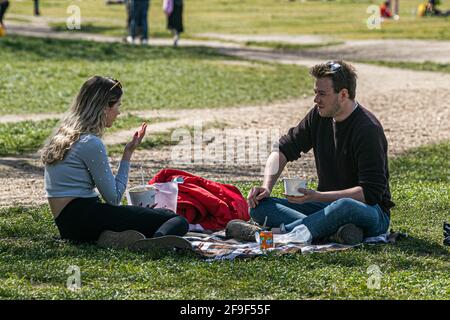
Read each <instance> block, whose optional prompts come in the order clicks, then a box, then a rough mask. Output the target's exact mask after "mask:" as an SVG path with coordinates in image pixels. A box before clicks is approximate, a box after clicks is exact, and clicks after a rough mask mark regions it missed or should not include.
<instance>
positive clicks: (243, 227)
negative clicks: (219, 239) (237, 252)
mask: <svg viewBox="0 0 450 320" xmlns="http://www.w3.org/2000/svg"><path fill="white" fill-rule="evenodd" d="M261 230H262V228H261V227H260V226H258V225H256V224H253V223H250V222H247V221H244V220H239V219H234V220H231V221H230V222H228V224H227V227H226V229H225V236H226V237H227V238H234V239H237V240H243V241H250V242H256V239H255V233H256V232H260V231H261Z"/></svg>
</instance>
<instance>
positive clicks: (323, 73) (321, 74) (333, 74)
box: [309, 60, 357, 100]
mask: <svg viewBox="0 0 450 320" xmlns="http://www.w3.org/2000/svg"><path fill="white" fill-rule="evenodd" d="M309 73H310V74H311V75H312V76H313V77H314V78H316V79H320V78H330V79H331V81H332V82H333V89H334V92H336V93H339V92H340V91H341V90H342V89H347V90H348V95H349V98H350V99H351V100H353V99H355V96H356V78H357V76H356V70H355V68H354V67H353V66H352V65H351V64H349V63H346V62H344V61H342V60H338V61H328V62H326V63H322V64H317V65H315V66H314V67H312V68H311V69H310V70H309Z"/></svg>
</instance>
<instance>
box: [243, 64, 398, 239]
mask: <svg viewBox="0 0 450 320" xmlns="http://www.w3.org/2000/svg"><path fill="white" fill-rule="evenodd" d="M310 74H311V75H312V76H313V77H314V78H315V79H316V80H315V88H314V93H315V97H314V103H315V106H314V108H312V109H311V110H310V111H309V112H308V114H307V115H306V116H305V117H304V118H303V120H301V121H300V123H299V124H298V125H297V126H296V127H293V128H291V129H289V131H288V132H287V134H286V135H284V136H282V137H281V138H280V140H279V150H278V151H273V152H272V153H271V154H270V156H269V158H268V160H267V163H266V168H265V176H264V182H263V185H262V186H261V187H254V188H252V190H251V191H250V193H249V195H248V198H247V199H248V203H249V206H250V208H251V210H250V215H251V217H252V218H253V220H254V221H255V222H257V223H258V224H261V225H262V224H264V222H265V223H266V226H268V227H272V228H273V230H274V231H275V230H276V231H278V232H281V233H286V232H291V231H293V230H294V228H295V231H296V232H297V234H298V235H299V236H300V237H301V241H303V242H304V243H311V241H312V240H317V239H329V240H332V241H335V242H339V243H343V244H356V243H359V242H361V241H362V240H363V237H371V236H377V235H380V234H383V233H385V232H387V230H388V227H389V221H390V208H392V207H393V206H394V205H395V204H394V203H393V202H392V201H391V194H390V191H389V181H388V180H389V171H388V159H387V141H386V137H385V135H384V131H383V127H382V126H381V124H380V122H379V121H378V120H377V119H376V118H375V116H374V115H373V114H372V113H371V112H369V111H368V110H367V109H365V108H364V107H363V106H361V105H360V104H359V103H358V102H357V101H356V100H355V91H356V73H355V69H354V68H353V66H351V65H350V64H348V63H345V62H344V61H331V62H327V63H324V64H319V65H316V66H314V67H312V68H311V69H310ZM311 149H313V151H314V157H315V162H316V168H317V176H318V178H319V184H318V188H317V191H316V190H312V189H302V188H300V189H299V192H301V193H303V194H304V196H286V199H280V198H274V197H270V194H271V191H272V188H273V186H274V185H275V183H276V181H277V179H278V178H279V176H280V175H281V172H282V171H283V169H284V167H285V166H286V163H287V162H288V161H295V160H297V159H298V158H300V153H301V152H303V153H307V152H308V151H310V150H311ZM248 227H250V225H248ZM330 236H331V237H330Z"/></svg>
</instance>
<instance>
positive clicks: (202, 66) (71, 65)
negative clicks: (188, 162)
mask: <svg viewBox="0 0 450 320" xmlns="http://www.w3.org/2000/svg"><path fill="white" fill-rule="evenodd" d="M0 60H1V61H2V69H1V81H0V115H2V114H11V113H17V114H29V113H48V112H64V111H66V109H67V108H68V105H69V104H70V103H71V101H72V99H73V97H74V96H75V95H76V94H77V92H78V90H79V88H80V87H81V85H82V84H83V82H84V81H85V80H86V79H87V78H89V77H90V76H92V75H95V74H100V75H105V76H112V77H114V78H116V79H120V80H121V82H122V83H123V85H124V87H125V94H124V98H123V107H122V109H123V110H124V111H127V110H149V109H166V108H168V109H179V108H214V107H227V106H237V105H247V104H255V103H256V104H258V103H260V104H266V103H270V102H273V101H279V100H283V99H289V98H294V97H299V96H302V95H303V94H304V93H307V92H310V90H311V86H312V81H313V80H312V78H311V77H310V76H309V75H308V72H307V68H305V67H295V66H285V65H279V64H271V63H258V62H255V63H252V64H248V65H246V64H238V65H237V64H229V63H227V62H230V61H238V60H237V59H235V58H230V57H226V56H224V55H221V54H218V53H217V52H216V51H215V50H213V49H208V48H195V47H194V48H179V49H174V48H172V47H146V48H143V47H131V46H127V45H124V44H118V43H117V44H106V43H93V42H88V41H70V40H49V39H46V40H45V39H33V38H25V37H14V38H12V37H11V38H3V39H1V40H0Z"/></svg>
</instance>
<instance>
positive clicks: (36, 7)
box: [34, 0, 41, 16]
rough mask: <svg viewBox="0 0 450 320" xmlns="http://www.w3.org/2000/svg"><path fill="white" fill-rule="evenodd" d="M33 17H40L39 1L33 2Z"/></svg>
mask: <svg viewBox="0 0 450 320" xmlns="http://www.w3.org/2000/svg"><path fill="white" fill-rule="evenodd" d="M34 15H35V16H40V15H41V13H40V12H39V0H34Z"/></svg>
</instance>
